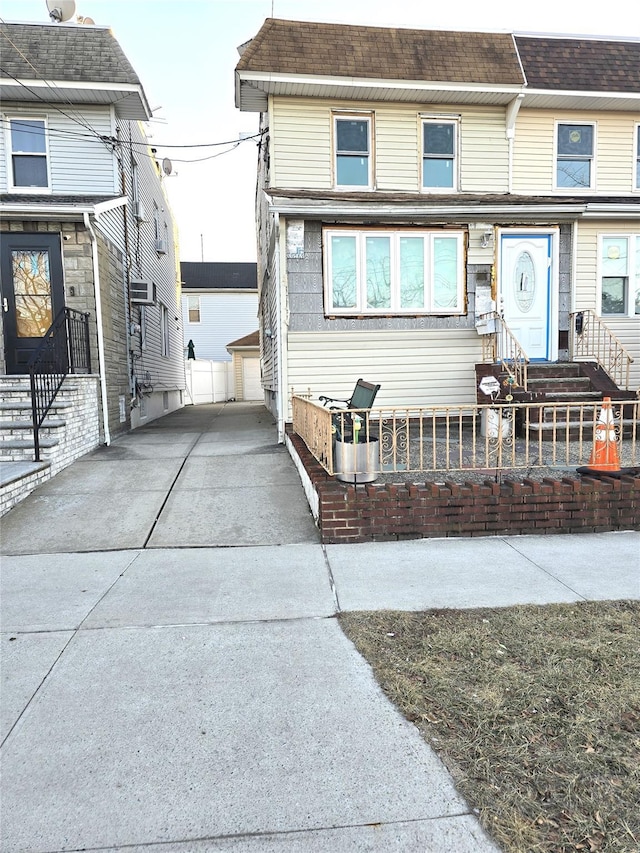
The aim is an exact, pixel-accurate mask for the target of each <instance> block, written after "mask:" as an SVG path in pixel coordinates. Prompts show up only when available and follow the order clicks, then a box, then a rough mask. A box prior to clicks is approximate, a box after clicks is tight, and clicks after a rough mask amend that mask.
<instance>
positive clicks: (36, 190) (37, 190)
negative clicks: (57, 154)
mask: <svg viewBox="0 0 640 853" xmlns="http://www.w3.org/2000/svg"><path fill="white" fill-rule="evenodd" d="M5 118H6V131H5V142H6V151H7V185H8V188H9V192H15V193H20V194H21V195H23V194H24V195H27V194H28V193H29V194H33V195H38V194H39V195H42V194H43V193H45V194H46V193H50V192H51V157H50V152H49V123H48V121H47V117H46V116H42V115H39V116H37V115H6V116H5ZM14 121H16V122H20V121H41V122H42V123H43V125H44V149H45V150H44V153H43V154H33V155H31V156H33V157H44V159H45V165H46V167H47V184H46V186H42V187H23V186H19V185H16V184H14V182H13V179H14V175H13V155H14V153H18V154H20V153H21V152H14V151H13V147H12V145H11V122H14ZM25 156H27V155H25Z"/></svg>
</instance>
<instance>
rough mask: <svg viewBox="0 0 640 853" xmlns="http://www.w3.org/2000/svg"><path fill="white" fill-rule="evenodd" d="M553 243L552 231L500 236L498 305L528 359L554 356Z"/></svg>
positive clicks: (555, 353)
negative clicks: (550, 232) (499, 304)
mask: <svg viewBox="0 0 640 853" xmlns="http://www.w3.org/2000/svg"><path fill="white" fill-rule="evenodd" d="M552 244H553V235H552V234H539V233H538V234H535V233H532V234H523V233H519V234H509V233H504V232H503V233H502V234H501V235H500V279H499V286H500V300H501V307H502V310H503V312H504V319H505V322H506V324H507V326H508V327H509V329H510V330H511V332H512V333H513V334H514V335H515V336H516V338H517V339H518V343H519V344H520V345H521V346H522V348H523V349H524V351H525V353H526V354H527V357H528V358H529V359H531V360H536V359H537V360H539V361H540V360H544V361H553V360H554V359H555V358H556V357H557V352H556V346H555V345H554V338H557V333H556V334H555V335H554V329H555V327H556V325H557V324H556V323H555V322H554V318H553V316H552V306H553V304H554V299H553V286H554V275H553V266H552V248H553V245H552Z"/></svg>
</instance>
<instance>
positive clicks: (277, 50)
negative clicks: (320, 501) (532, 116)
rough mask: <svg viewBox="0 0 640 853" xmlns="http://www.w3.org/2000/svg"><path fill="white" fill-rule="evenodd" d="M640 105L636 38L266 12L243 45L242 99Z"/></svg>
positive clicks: (262, 105)
mask: <svg viewBox="0 0 640 853" xmlns="http://www.w3.org/2000/svg"><path fill="white" fill-rule="evenodd" d="M270 94H272V95H283V96H300V97H324V98H333V99H343V100H370V101H394V102H416V101H417V102H422V103H428V104H431V105H435V104H451V103H456V104H469V103H473V104H493V105H506V104H508V103H509V102H510V101H512V100H513V99H514V98H515V97H516V96H518V95H520V96H523V97H524V99H525V100H524V102H523V103H526V104H527V105H528V106H532V107H541V108H552V107H558V108H560V109H615V110H637V109H638V104H639V102H640V40H637V39H635V40H634V39H619V40H617V39H601V38H598V37H595V36H594V37H585V36H580V37H555V36H525V35H515V34H512V33H482V32H457V31H443V30H416V29H401V28H384V27H360V26H353V25H345V24H326V23H309V22H305V21H287V20H282V19H276V18H267V20H266V21H265V22H264V24H263V25H262V27H261V28H260V30H259V32H258V33H257V35H256V36H255V38H254V39H252V40H251V41H249V42H247V43H246V44H245V45H243V46H242V53H241V56H240V60H239V62H238V64H237V66H236V106H237V107H239V109H241V110H245V111H255V112H258V111H260V112H264V111H266V110H267V108H268V96H269V95H270Z"/></svg>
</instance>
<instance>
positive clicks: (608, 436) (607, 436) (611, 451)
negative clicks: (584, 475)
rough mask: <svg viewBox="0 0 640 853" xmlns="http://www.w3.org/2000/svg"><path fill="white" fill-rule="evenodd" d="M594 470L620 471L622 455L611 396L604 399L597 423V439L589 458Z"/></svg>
mask: <svg viewBox="0 0 640 853" xmlns="http://www.w3.org/2000/svg"><path fill="white" fill-rule="evenodd" d="M589 468H590V469H591V470H592V471H619V470H620V456H619V454H618V437H617V435H616V428H615V421H614V417H613V410H612V409H611V397H605V398H604V399H603V401H602V409H601V410H600V417H599V418H598V422H597V424H596V431H595V441H594V444H593V450H592V452H591V459H589Z"/></svg>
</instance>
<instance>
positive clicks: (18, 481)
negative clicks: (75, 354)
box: [0, 376, 78, 515]
mask: <svg viewBox="0 0 640 853" xmlns="http://www.w3.org/2000/svg"><path fill="white" fill-rule="evenodd" d="M77 396H78V386H77V385H73V384H67V383H66V382H65V384H64V385H63V387H62V388H61V389H60V392H59V394H58V397H57V399H56V400H55V401H54V402H53V404H52V406H51V409H50V410H49V413H48V414H47V417H46V418H45V421H44V424H43V426H42V427H41V428H40V457H41V459H40V461H39V462H36V461H34V457H35V444H34V440H33V421H32V415H31V387H30V385H29V382H28V381H27V380H25V377H23V376H16V377H12V376H2V377H0V515H4V513H5V512H8V510H9V509H11V507H12V506H14V505H15V504H16V503H18V502H19V501H21V500H23V499H24V498H25V497H27V495H29V494H30V493H31V492H32V491H33V490H34V489H35V488H36V487H37V486H39V485H41V484H42V483H44V482H46V480H48V479H49V478H50V477H51V463H52V459H53V457H54V454H55V452H56V448H57V447H58V446H59V444H60V443H61V439H62V436H63V434H64V431H65V428H66V425H67V422H66V419H65V414H67V413H70V412H71V411H72V410H73V406H74V403H75V402H76V398H77Z"/></svg>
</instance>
